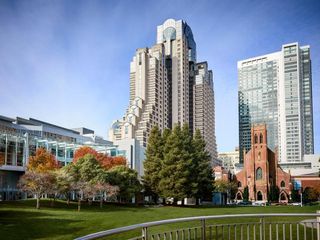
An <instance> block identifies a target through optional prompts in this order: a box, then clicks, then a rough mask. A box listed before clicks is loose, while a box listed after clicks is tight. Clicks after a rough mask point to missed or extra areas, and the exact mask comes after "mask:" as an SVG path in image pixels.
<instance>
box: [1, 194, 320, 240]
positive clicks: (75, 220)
mask: <svg viewBox="0 0 320 240" xmlns="http://www.w3.org/2000/svg"><path fill="white" fill-rule="evenodd" d="M76 209H77V206H76V204H74V203H73V204H71V205H70V206H67V205H66V203H65V202H56V204H55V207H50V202H49V201H46V200H42V201H41V209H40V210H36V209H35V202H34V201H33V200H28V201H16V202H0V239H73V238H75V237H79V236H82V235H86V234H89V233H93V232H97V231H102V230H106V229H112V228H116V227H120V226H126V225H131V224H137V223H142V222H148V221H155V220H161V219H170V218H179V217H191V216H201V215H218V214H242V213H300V212H301V213H315V212H316V211H317V210H319V209H320V207H319V205H316V206H305V207H302V208H301V207H299V206H267V207H252V206H250V207H204V206H200V207H170V206H164V207H136V206H114V205H107V206H104V207H103V209H100V208H99V207H98V206H87V205H84V206H83V208H82V210H81V212H77V210H76ZM300 219H301V218H299V219H298V218H295V219H292V220H300ZM253 220H255V219H246V220H245V221H253ZM278 220H281V219H278ZM229 221H230V220H229ZM241 221H244V220H243V219H232V222H241ZM220 222H222V223H223V222H226V220H223V221H221V220H220ZM190 224H194V225H196V224H198V223H184V224H176V226H175V225H170V227H172V228H179V227H184V226H190ZM168 227H169V226H161V227H158V229H154V230H153V231H165V230H168ZM139 234H140V231H133V232H129V233H126V234H122V235H121V236H120V237H119V238H116V237H114V236H113V237H112V238H111V239H124V238H129V237H134V236H137V235H139Z"/></svg>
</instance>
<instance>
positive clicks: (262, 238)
mask: <svg viewBox="0 0 320 240" xmlns="http://www.w3.org/2000/svg"><path fill="white" fill-rule="evenodd" d="M260 240H266V234H265V223H264V218H263V217H262V218H260Z"/></svg>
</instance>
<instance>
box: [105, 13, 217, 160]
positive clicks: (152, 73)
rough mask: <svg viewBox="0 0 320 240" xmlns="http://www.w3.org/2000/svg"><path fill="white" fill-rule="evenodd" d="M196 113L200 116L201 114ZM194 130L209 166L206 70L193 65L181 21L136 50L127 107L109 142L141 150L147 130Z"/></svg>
mask: <svg viewBox="0 0 320 240" xmlns="http://www.w3.org/2000/svg"><path fill="white" fill-rule="evenodd" d="M201 114H202V115H201ZM184 123H187V124H189V127H190V131H194V129H195V128H199V129H200V130H201V132H202V135H203V137H204V139H205V140H206V143H207V150H208V151H209V153H210V154H211V157H212V161H213V163H214V161H215V160H216V158H217V147H216V139H215V114H214V90H213V79H212V71H211V70H208V66H207V63H206V62H205V63H201V64H200V63H199V64H197V63H196V43H195V41H194V39H193V34H192V31H191V28H190V27H189V26H188V25H187V23H185V22H184V21H182V20H178V21H176V20H174V19H168V20H166V21H165V22H164V23H163V25H160V26H158V27H157V44H156V45H154V46H153V47H151V48H141V49H138V50H137V51H136V54H135V56H134V57H133V59H132V61H131V64H130V103H129V107H128V109H127V111H126V114H125V115H124V117H123V118H122V119H121V120H118V121H115V122H114V123H113V125H112V127H111V129H110V131H109V139H110V140H111V141H114V142H115V144H117V143H121V142H123V141H126V139H127V140H128V139H135V140H136V141H138V144H139V145H140V146H141V147H142V148H145V147H146V145H147V141H148V136H149V133H150V131H151V129H152V127H153V126H155V125H157V126H158V127H159V128H160V130H161V131H162V130H164V129H165V128H173V127H174V125H175V124H184Z"/></svg>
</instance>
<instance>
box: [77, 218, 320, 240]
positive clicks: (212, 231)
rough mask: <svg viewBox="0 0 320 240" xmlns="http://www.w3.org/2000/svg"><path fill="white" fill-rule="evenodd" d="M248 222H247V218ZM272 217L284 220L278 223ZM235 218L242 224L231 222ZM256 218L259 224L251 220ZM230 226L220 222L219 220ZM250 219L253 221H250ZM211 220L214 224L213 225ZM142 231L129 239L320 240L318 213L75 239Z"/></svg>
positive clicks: (144, 226)
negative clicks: (306, 218)
mask: <svg viewBox="0 0 320 240" xmlns="http://www.w3.org/2000/svg"><path fill="white" fill-rule="evenodd" d="M291 217H298V218H302V217H304V218H305V217H312V218H313V221H300V220H299V221H297V220H296V221H283V218H286V219H287V218H291ZM316 217H318V220H316ZM248 218H250V219H249V221H246V222H245V221H244V220H245V219H248ZM272 218H281V219H280V221H279V220H277V219H276V220H275V221H274V219H272ZM231 219H236V220H237V221H239V220H240V222H235V223H229V220H231ZM252 219H256V220H259V221H252ZM226 220H227V221H228V223H218V221H226ZM250 220H251V221H250ZM192 221H193V222H194V221H195V222H197V223H198V224H196V226H192V227H187V228H179V229H174V230H169V231H165V232H154V230H153V231H151V230H152V227H156V226H160V225H164V224H177V223H185V222H192ZM210 221H214V222H213V223H210ZM137 229H141V231H142V234H141V235H140V236H137V237H134V238H130V240H161V239H165V240H184V239H189V240H195V239H201V240H211V239H214V240H220V239H221V240H231V239H234V240H251V239H253V240H287V239H288V240H320V212H318V213H270V214H231V215H214V216H199V217H187V218H176V219H168V220H161V221H154V222H147V223H141V224H135V225H131V226H126V227H120V228H115V229H110V230H105V231H101V232H97V233H92V234H89V235H86V236H83V237H79V238H76V240H89V239H98V238H103V237H107V236H111V235H113V236H114V235H115V234H120V233H124V232H128V231H132V230H137Z"/></svg>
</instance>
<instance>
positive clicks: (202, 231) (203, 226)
mask: <svg viewBox="0 0 320 240" xmlns="http://www.w3.org/2000/svg"><path fill="white" fill-rule="evenodd" d="M200 222H201V239H202V240H206V220H205V219H201V220H200Z"/></svg>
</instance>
